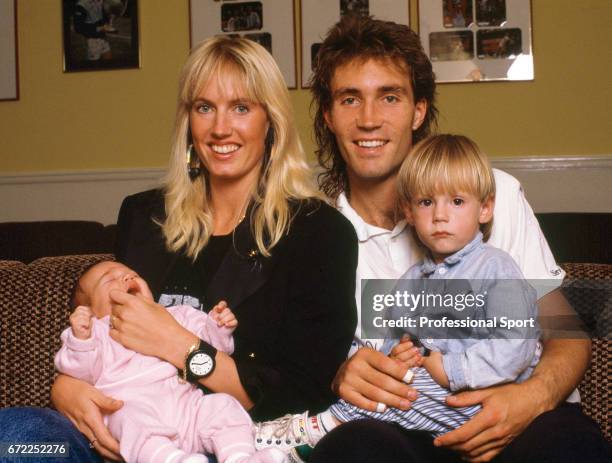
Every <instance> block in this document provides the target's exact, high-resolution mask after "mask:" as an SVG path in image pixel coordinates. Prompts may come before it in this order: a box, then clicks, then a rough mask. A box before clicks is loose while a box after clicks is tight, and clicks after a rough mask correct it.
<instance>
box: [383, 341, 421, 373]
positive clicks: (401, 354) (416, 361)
mask: <svg viewBox="0 0 612 463" xmlns="http://www.w3.org/2000/svg"><path fill="white" fill-rule="evenodd" d="M389 357H391V358H392V359H394V360H398V361H400V362H402V363H403V364H405V365H406V366H407V367H409V368H412V367H420V366H421V365H423V356H422V355H421V353H420V352H419V349H418V348H416V347H414V344H413V343H412V341H411V340H410V338H409V337H408V336H404V337H403V338H402V339H401V340H400V342H399V343H398V344H397V345H396V346H395V347H394V348H393V349H392V350H391V353H390V354H389Z"/></svg>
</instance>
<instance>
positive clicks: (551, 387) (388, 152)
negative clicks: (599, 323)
mask: <svg viewBox="0 0 612 463" xmlns="http://www.w3.org/2000/svg"><path fill="white" fill-rule="evenodd" d="M312 92H313V97H314V107H315V109H316V116H315V134H316V137H317V142H318V144H319V150H318V151H317V154H318V157H319V162H320V163H321V165H322V166H323V167H324V168H325V169H326V170H325V172H324V173H323V174H322V176H321V179H320V180H321V187H322V189H323V191H324V192H325V193H326V194H328V195H329V196H330V197H331V198H332V199H333V200H335V201H336V204H337V207H338V208H339V210H340V211H341V212H342V213H343V214H344V215H345V216H346V217H347V218H348V219H349V220H350V221H351V222H352V223H353V225H354V227H355V229H356V231H357V235H358V238H359V263H358V269H357V279H358V285H357V301H358V303H359V301H360V292H359V291H360V284H359V283H360V282H361V279H363V278H398V277H399V276H401V275H402V274H403V273H404V272H405V271H406V270H407V269H408V268H409V267H410V266H411V265H412V264H414V263H415V262H417V261H418V260H419V259H420V257H421V255H420V251H419V248H418V246H417V244H416V241H415V239H414V237H413V236H412V234H411V231H410V229H409V227H407V225H406V222H405V221H404V220H402V217H401V216H400V213H399V208H398V204H397V192H396V185H395V181H396V176H397V172H398V170H399V167H400V165H401V163H402V161H403V160H404V158H405V157H406V155H407V154H408V152H409V150H410V148H411V146H412V144H413V143H415V142H417V141H419V140H420V139H422V138H424V137H425V136H427V135H428V134H429V132H430V130H431V128H432V126H434V125H435V122H436V116H437V109H436V106H435V98H434V96H435V80H434V75H433V72H432V67H431V63H430V61H429V59H428V58H427V56H426V55H425V54H424V52H423V50H422V47H421V45H420V42H419V38H418V36H417V35H416V34H415V33H414V32H412V31H411V30H410V29H409V28H408V27H407V26H403V25H398V24H395V23H390V22H383V21H378V20H373V19H371V18H358V17H356V16H347V17H344V18H343V19H342V20H341V21H340V22H339V23H338V24H336V25H335V26H334V27H333V28H332V29H331V31H330V32H329V34H328V36H327V37H326V39H325V41H324V42H323V44H322V45H321V49H320V51H319V54H318V62H317V66H316V69H315V74H314V76H313V80H312ZM495 178H496V184H497V190H498V193H497V202H496V206H495V220H494V228H493V232H492V235H491V238H490V240H489V242H490V243H491V244H493V245H495V246H497V247H500V248H502V249H504V250H506V251H507V252H509V253H510V255H512V257H513V258H514V259H515V260H516V261H517V263H518V264H519V266H520V267H521V270H522V271H523V273H524V274H525V276H526V277H527V278H540V279H549V280H550V279H553V280H556V286H558V285H560V283H561V281H562V279H563V276H564V272H563V271H562V270H561V269H560V268H559V267H558V266H557V265H556V264H555V262H554V259H553V257H552V254H551V253H550V250H549V248H548V245H547V244H546V240H545V239H544V237H543V236H542V234H541V231H540V228H539V226H538V224H537V221H536V220H535V217H534V216H533V212H532V210H531V208H530V207H529V205H528V204H527V202H526V201H525V198H524V196H523V193H522V190H521V189H520V185H519V183H518V182H517V181H516V179H514V178H513V177H511V176H509V175H508V174H505V173H503V172H501V171H496V172H495ZM549 289H550V288H549ZM539 296H540V299H539V301H538V305H539V308H540V311H541V312H548V311H550V310H551V308H552V309H559V308H567V302H566V301H565V299H564V298H563V296H562V295H561V293H560V292H559V291H557V290H553V291H550V292H549V293H548V294H546V291H542V292H541V293H540V294H539ZM379 343H380V340H365V339H361V332H360V330H359V327H358V331H357V335H356V340H355V342H354V349H353V351H354V350H356V353H355V354H354V355H353V356H352V357H350V358H349V360H347V361H346V362H345V364H344V365H343V367H342V368H341V370H340V371H339V372H338V375H337V376H336V380H335V384H334V389H335V391H336V392H337V393H338V395H339V396H340V397H342V398H343V399H345V400H346V401H348V402H350V403H352V404H354V405H357V406H359V407H361V408H364V409H368V410H372V411H375V410H376V409H377V406H378V407H380V406H381V405H382V404H385V405H387V406H391V407H397V408H401V409H406V408H408V407H409V406H410V401H411V400H414V398H415V397H416V394H417V391H415V390H414V389H412V388H411V387H409V386H407V385H405V384H403V383H402V382H401V379H402V378H403V377H404V375H405V373H406V368H405V367H404V366H401V365H400V364H399V363H396V362H394V361H393V360H391V359H389V358H387V357H385V356H384V355H383V354H382V353H380V352H378V351H377V348H378V347H379ZM589 356H590V342H589V341H588V340H584V339H582V340H581V339H572V340H560V339H550V340H547V341H545V343H544V353H543V355H542V359H541V362H540V364H539V366H538V367H537V369H536V371H535V372H534V375H533V376H532V377H531V378H530V379H529V380H527V381H526V382H524V383H522V384H509V385H504V386H498V387H494V388H489V389H484V390H479V391H471V392H464V393H460V394H457V395H455V396H454V397H452V398H449V399H448V403H449V404H450V405H452V406H467V405H474V404H478V403H480V404H482V406H483V409H482V410H481V412H480V413H478V414H477V415H476V416H475V417H474V418H472V419H471V420H470V421H469V422H468V423H466V424H465V425H463V426H461V427H460V428H458V429H456V430H454V431H452V432H450V433H448V434H446V435H443V436H441V437H438V438H436V439H435V440H433V439H432V438H431V437H430V436H429V435H428V434H424V433H419V432H407V431H404V430H400V429H398V428H395V427H393V426H392V425H389V424H386V423H380V422H376V421H370V420H363V421H356V422H352V423H348V424H345V425H342V426H340V427H339V428H337V429H336V430H334V431H332V432H331V433H330V434H329V435H328V436H327V437H325V438H324V439H323V440H322V441H321V442H320V443H319V445H317V447H316V448H315V450H314V452H313V454H312V456H311V458H310V461H311V462H315V463H321V462H332V461H333V462H341V461H347V462H348V461H350V462H351V463H356V462H387V461H389V462H391V461H395V462H399V461H401V462H413V461H414V462H420V461H423V462H425V461H429V462H433V461H460V460H461V458H465V459H468V460H470V461H489V460H491V459H493V458H497V460H496V461H521V462H525V461H534V462H535V461H538V462H539V461H574V460H577V459H580V460H581V461H598V460H596V459H597V458H599V457H601V458H602V461H603V458H609V456H608V457H606V452H607V451H608V449H607V444H606V443H605V442H604V441H603V438H602V437H601V434H600V433H599V430H598V429H597V426H596V425H595V424H594V423H593V422H592V421H591V420H590V419H588V418H587V417H586V416H584V415H583V414H582V413H581V411H580V409H579V406H578V405H577V404H570V403H566V402H565V400H566V399H570V400H573V401H576V400H577V397H576V392H572V391H573V390H574V389H575V387H576V385H577V384H578V383H579V381H580V379H581V378H582V375H583V374H584V371H585V369H586V367H587V364H588V361H589ZM553 426H554V431H553Z"/></svg>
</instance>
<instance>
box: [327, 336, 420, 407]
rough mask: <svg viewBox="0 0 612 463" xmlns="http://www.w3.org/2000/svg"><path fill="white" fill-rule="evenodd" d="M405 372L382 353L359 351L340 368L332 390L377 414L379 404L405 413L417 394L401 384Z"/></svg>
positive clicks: (366, 348)
mask: <svg viewBox="0 0 612 463" xmlns="http://www.w3.org/2000/svg"><path fill="white" fill-rule="evenodd" d="M407 371H408V368H407V367H406V365H404V364H403V363H402V362H399V361H397V360H394V359H391V358H389V357H387V356H386V355H384V354H383V353H381V352H378V351H376V350H374V349H370V348H368V347H362V348H361V349H359V350H358V351H357V352H356V353H355V355H353V356H352V357H351V358H349V359H348V360H347V361H346V362H344V363H343V364H342V366H341V367H340V369H339V370H338V373H337V374H336V377H335V378H334V382H333V385H332V389H333V390H334V391H335V392H336V394H338V395H339V396H340V397H342V398H343V399H344V400H346V401H347V402H349V403H351V404H353V405H355V406H357V407H360V408H363V409H365V410H370V411H376V406H377V404H378V403H379V402H382V403H383V404H385V405H387V406H389V407H394V408H399V409H401V410H406V409H408V408H409V407H410V403H411V402H413V401H414V400H415V399H416V397H417V392H416V391H415V390H414V389H413V388H412V387H410V386H408V385H406V384H405V383H403V382H402V378H403V377H404V376H405V375H406V372H407Z"/></svg>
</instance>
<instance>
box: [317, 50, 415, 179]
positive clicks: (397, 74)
mask: <svg viewBox="0 0 612 463" xmlns="http://www.w3.org/2000/svg"><path fill="white" fill-rule="evenodd" d="M331 92H332V105H331V109H330V110H329V111H328V112H326V113H325V121H326V122H327V125H328V127H329V129H330V130H331V131H332V132H333V133H334V135H335V136H336V141H337V143H338V147H339V148H340V152H341V154H342V157H343V159H344V161H345V162H346V165H347V174H348V178H349V181H370V182H384V181H385V180H387V179H389V178H390V177H394V176H395V174H397V171H398V170H399V167H400V165H401V163H402V161H403V160H404V158H405V157H406V155H407V154H408V151H409V150H410V148H411V147H412V132H413V130H416V129H418V128H419V126H420V125H421V124H422V122H423V119H424V117H425V114H426V112H427V103H426V102H425V100H422V101H419V102H416V103H415V102H414V96H413V91H412V85H411V82H410V77H409V74H408V72H406V71H405V70H404V69H402V67H400V66H398V65H396V64H394V63H393V62H391V61H390V60H389V59H380V60H379V59H369V60H367V61H360V60H353V61H350V62H348V63H346V64H344V65H342V66H340V67H338V68H337V69H336V72H335V73H334V76H333V78H332V82H331Z"/></svg>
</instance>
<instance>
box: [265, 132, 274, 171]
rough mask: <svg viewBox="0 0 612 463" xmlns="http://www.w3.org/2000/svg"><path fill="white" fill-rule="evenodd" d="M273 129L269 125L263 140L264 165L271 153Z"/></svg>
mask: <svg viewBox="0 0 612 463" xmlns="http://www.w3.org/2000/svg"><path fill="white" fill-rule="evenodd" d="M274 138H275V137H274V129H273V128H272V127H270V128H269V129H268V133H267V134H266V139H265V141H264V165H267V164H268V161H269V160H270V155H271V154H272V146H274Z"/></svg>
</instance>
